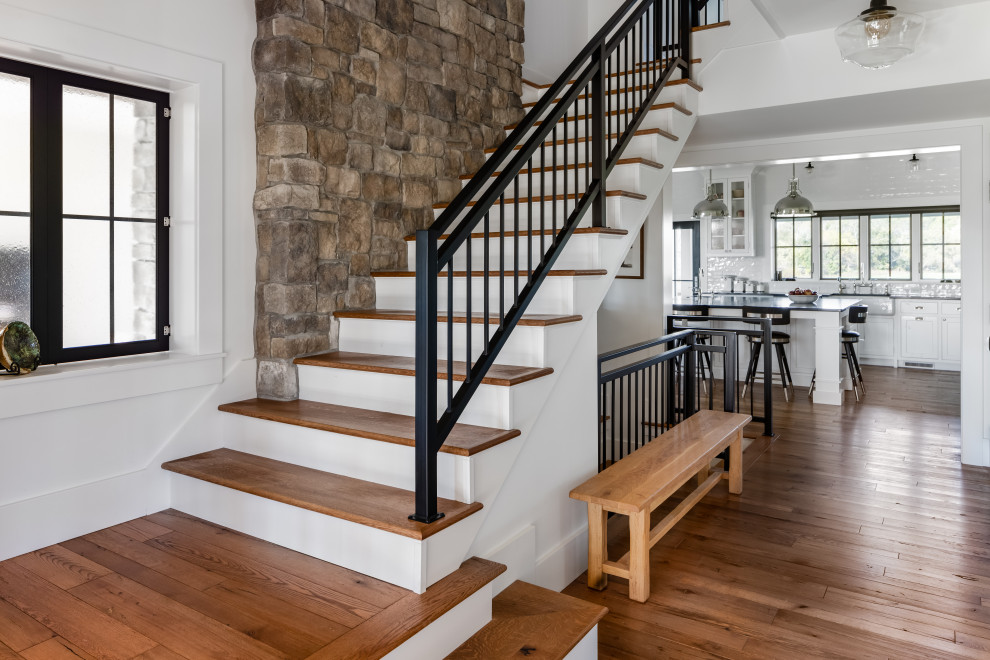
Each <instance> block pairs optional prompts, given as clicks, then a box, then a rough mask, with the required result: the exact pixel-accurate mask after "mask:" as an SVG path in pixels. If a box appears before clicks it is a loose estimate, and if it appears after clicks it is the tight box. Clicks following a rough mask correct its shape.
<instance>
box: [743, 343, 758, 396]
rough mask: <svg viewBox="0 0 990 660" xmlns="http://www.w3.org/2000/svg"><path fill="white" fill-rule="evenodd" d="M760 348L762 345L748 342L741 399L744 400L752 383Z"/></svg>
mask: <svg viewBox="0 0 990 660" xmlns="http://www.w3.org/2000/svg"><path fill="white" fill-rule="evenodd" d="M762 346H763V344H755V343H752V342H750V344H749V348H750V355H749V367H747V369H746V380H745V381H743V388H742V397H741V398H743V399H745V398H746V390H747V389H748V388H749V386H750V383H752V382H753V378H755V377H756V365H757V364H759V361H760V350H761V348H762Z"/></svg>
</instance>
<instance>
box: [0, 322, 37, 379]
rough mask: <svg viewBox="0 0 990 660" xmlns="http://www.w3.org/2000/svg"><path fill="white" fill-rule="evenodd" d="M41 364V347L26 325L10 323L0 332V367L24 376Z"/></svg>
mask: <svg viewBox="0 0 990 660" xmlns="http://www.w3.org/2000/svg"><path fill="white" fill-rule="evenodd" d="M40 364H41V345H40V344H39V343H38V337H37V336H35V334H34V331H33V330H31V328H30V326H28V324H27V323H23V322H21V321H12V322H11V323H8V324H7V325H6V326H5V327H4V328H3V329H2V330H0V366H2V367H3V368H4V369H6V370H7V371H9V372H10V373H12V374H26V373H28V372H31V371H34V370H35V369H37V368H38V365H40Z"/></svg>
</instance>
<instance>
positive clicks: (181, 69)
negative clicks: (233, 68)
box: [0, 6, 224, 419]
mask: <svg viewBox="0 0 990 660" xmlns="http://www.w3.org/2000/svg"><path fill="white" fill-rule="evenodd" d="M0 56H2V57H8V58H10V59H15V60H22V61H25V62H31V63H33V64H39V65H42V66H48V67H53V68H58V69H64V70H67V71H75V72H78V73H83V74H86V75H90V76H95V77H99V78H106V79H110V80H116V81H120V82H125V83H131V84H136V85H140V86H143V87H150V88H153V89H160V90H164V91H168V92H169V93H170V94H171V104H172V111H173V112H172V119H171V122H172V124H171V127H170V130H171V146H170V153H169V156H170V170H171V171H170V177H171V181H170V196H171V199H170V210H171V213H172V215H171V217H172V225H171V229H170V250H169V252H170V262H169V295H170V301H169V308H170V318H169V322H170V323H171V326H172V333H171V338H172V339H171V349H172V350H171V351H169V352H168V353H164V354H162V353H159V354H152V355H143V356H134V357H127V358H111V359H107V360H94V361H91V362H78V363H73V364H67V365H51V366H45V367H42V368H41V369H39V370H38V371H37V372H35V373H32V374H28V375H22V376H11V377H0V399H2V400H3V401H4V405H3V406H0V419H3V418H7V417H14V416H18V415H25V414H31V413H39V412H45V411H50V410H59V409H62V408H70V407H74V406H81V405H89V404H94V403H102V402H107V401H115V400H119V399H126V398H130V397H135V396H145V395H149V394H157V393H161V392H167V391H172V390H177V389H185V388H190V387H199V386H203V385H211V384H216V383H219V382H220V381H221V380H222V378H223V376H222V374H223V357H224V354H223V352H222V351H223V318H222V312H223V289H222V285H223V279H222V267H223V263H222V256H223V233H222V224H223V189H224V186H223V137H222V136H223V66H222V64H221V63H219V62H215V61H213V60H208V59H204V58H201V57H196V56H194V55H190V54H188V53H183V52H180V51H176V50H172V49H169V48H165V47H162V46H158V45H155V44H151V43H147V42H143V41H138V40H135V39H130V38H128V37H124V36H121V35H117V34H113V33H110V32H105V31H103V30H98V29H95V28H91V27H87V26H83V25H79V24H77V23H72V22H68V21H64V20H61V19H58V18H54V17H51V16H46V15H43V14H37V13H34V12H30V11H25V10H22V9H17V8H13V7H10V6H0ZM41 348H42V352H44V346H42V347H41Z"/></svg>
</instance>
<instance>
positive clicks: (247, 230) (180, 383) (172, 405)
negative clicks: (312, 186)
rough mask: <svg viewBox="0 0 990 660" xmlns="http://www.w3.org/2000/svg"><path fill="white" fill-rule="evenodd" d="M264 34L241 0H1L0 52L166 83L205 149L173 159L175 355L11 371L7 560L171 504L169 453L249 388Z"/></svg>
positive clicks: (214, 425) (7, 390)
mask: <svg viewBox="0 0 990 660" xmlns="http://www.w3.org/2000/svg"><path fill="white" fill-rule="evenodd" d="M255 31H256V23H255V14H254V6H253V3H251V2H248V1H247V0H212V1H211V2H208V3H204V2H198V1H196V0H173V1H172V2H168V3H161V2H151V1H150V0H89V1H87V2H77V1H76V0H3V1H2V2H0V56H5V57H12V58H14V59H25V60H28V61H32V62H36V63H39V64H46V65H49V66H63V67H66V68H73V69H76V70H81V71H84V72H87V73H90V74H92V75H102V76H105V77H111V78H116V79H120V80H125V81H132V82H136V83H138V84H145V85H150V86H156V87H159V88H164V89H171V90H173V107H174V108H175V109H176V111H177V117H176V119H173V125H172V128H173V148H175V147H176V142H177V141H181V140H183V139H186V138H187V137H189V136H190V135H191V136H192V137H191V139H192V140H193V143H194V145H195V146H196V149H195V150H188V149H187V150H185V151H182V158H181V159H180V162H176V159H173V163H172V170H173V173H172V177H173V204H172V212H173V215H174V216H175V221H176V224H175V226H174V233H173V240H172V251H173V254H172V258H173V263H172V268H173V278H172V279H173V282H172V284H173V287H172V290H173V300H172V309H173V314H175V315H176V316H175V317H173V319H172V320H173V322H175V320H176V318H178V317H181V318H183V322H182V323H180V324H178V327H177V328H176V331H177V336H176V338H175V342H174V343H173V346H174V347H176V351H174V352H173V354H172V355H170V356H168V357H166V358H165V359H160V358H131V359H123V360H117V361H110V362H106V363H102V364H101V365H93V364H78V365H71V366H63V367H51V368H47V369H44V370H42V372H39V373H37V374H32V375H30V376H24V377H19V378H18V379H12V378H11V379H5V380H3V381H2V390H0V398H2V399H3V400H4V401H5V402H6V403H7V405H5V406H4V410H3V413H2V415H0V416H2V417H5V419H3V426H4V431H3V433H2V434H0V457H2V458H0V529H2V530H3V533H2V534H0V559H2V558H6V557H9V556H12V555H15V554H19V553H21V552H24V551H28V550H31V549H34V548H38V547H42V546H44V545H47V544H50V543H54V542H58V541H61V540H64V539H66V538H71V537H72V536H75V535H78V534H82V533H86V532H89V531H92V530H94V529H98V528H101V527H105V526H107V525H112V524H116V523H118V522H121V521H124V520H128V519H130V518H133V517H136V516H140V515H143V514H144V513H147V512H149V511H152V510H157V509H160V508H163V507H165V506H168V501H169V490H168V481H167V480H166V479H165V478H164V473H163V472H162V471H161V470H160V468H159V464H160V463H161V461H162V460H163V459H165V458H173V457H176V456H178V455H181V454H182V453H188V452H189V451H197V450H203V449H205V448H208V447H211V446H219V444H220V442H221V436H220V428H219V425H218V415H219V413H217V412H216V404H217V403H219V402H222V401H225V400H231V399H234V398H237V397H244V396H249V395H251V393H252V392H253V390H254V360H253V354H254V349H253V345H252V334H253V333H252V326H253V322H254V321H253V320H254V313H253V305H254V303H253V290H254V261H255V240H254V221H253V213H252V209H251V200H252V196H253V193H254V180H255V140H254V121H253V111H254V95H255V85H254V75H253V72H252V68H251V44H252V41H253V39H254V36H255ZM139 51H141V52H143V53H145V54H147V53H148V52H151V53H153V55H154V56H153V57H138V56H136V53H138V52H139ZM196 61H198V62H200V65H201V66H200V68H201V69H202V71H201V72H197V71H195V70H194V69H195V66H190V65H189V62H196ZM182 67H185V68H186V70H187V71H189V75H188V76H186V77H183V75H178V74H177V75H176V76H175V77H172V78H166V77H164V76H165V74H163V72H167V71H170V70H175V71H178V70H180V69H182ZM214 72H215V73H216V74H217V75H216V77H215V80H216V81H217V82H216V84H212V83H211V84H210V85H206V86H204V85H202V84H198V83H196V80H197V77H198V76H199V75H200V73H202V75H203V76H204V78H203V79H210V78H209V76H211V75H213V73H214ZM186 110H189V112H187V113H185V114H184V111H186ZM214 111H215V115H214V114H211V113H213V112H214ZM196 113H198V114H196ZM204 170H205V171H204ZM206 184H209V185H206ZM177 265H179V266H181V268H176V266H177ZM190 283H191V284H190ZM221 283H222V289H221V288H220V287H221ZM42 349H44V347H42ZM224 354H225V355H226V357H225V358H224V357H223V355H224Z"/></svg>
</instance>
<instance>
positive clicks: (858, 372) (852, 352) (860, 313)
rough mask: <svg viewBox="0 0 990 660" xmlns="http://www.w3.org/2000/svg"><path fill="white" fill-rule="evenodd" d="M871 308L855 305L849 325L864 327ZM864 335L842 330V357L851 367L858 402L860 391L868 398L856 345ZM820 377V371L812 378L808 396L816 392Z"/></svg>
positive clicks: (850, 314)
mask: <svg viewBox="0 0 990 660" xmlns="http://www.w3.org/2000/svg"><path fill="white" fill-rule="evenodd" d="M869 312H870V308H869V307H867V306H866V305H854V306H853V307H850V308H849V323H850V324H851V325H852V324H854V325H862V324H863V323H866V315H867V314H869ZM861 337H862V335H861V334H860V333H859V332H857V331H855V330H846V329H843V330H842V340H841V341H842V357H843V358H844V359H845V361H846V364H847V365H848V366H849V377H850V378H852V382H853V393H855V394H856V400H857V401H859V390H860V389H862V390H863V396H866V383H865V382H864V381H863V370H862V369H861V368H860V366H859V356H858V355H856V344H858V343H859V340H860V338H861ZM817 375H818V370H817V369H816V370H815V373H814V374H812V376H811V388H810V389H809V390H808V396H809V397H810V396H811V395H812V394H814V392H815V377H816V376H817Z"/></svg>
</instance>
